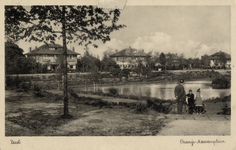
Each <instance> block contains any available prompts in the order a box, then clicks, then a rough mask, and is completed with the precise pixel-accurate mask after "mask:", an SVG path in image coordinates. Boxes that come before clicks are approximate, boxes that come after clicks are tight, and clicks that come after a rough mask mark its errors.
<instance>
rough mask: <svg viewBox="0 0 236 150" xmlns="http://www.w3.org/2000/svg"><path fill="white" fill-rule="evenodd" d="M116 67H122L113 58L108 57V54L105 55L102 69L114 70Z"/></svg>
mask: <svg viewBox="0 0 236 150" xmlns="http://www.w3.org/2000/svg"><path fill="white" fill-rule="evenodd" d="M114 68H118V69H119V68H120V67H119V65H117V64H116V62H115V61H114V60H113V59H112V58H110V57H108V56H107V55H104V57H103V59H102V61H101V71H111V69H112V70H114Z"/></svg>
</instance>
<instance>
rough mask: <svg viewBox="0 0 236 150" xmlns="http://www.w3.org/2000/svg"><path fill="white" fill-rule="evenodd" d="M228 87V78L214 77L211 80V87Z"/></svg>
mask: <svg viewBox="0 0 236 150" xmlns="http://www.w3.org/2000/svg"><path fill="white" fill-rule="evenodd" d="M229 87H230V80H229V79H227V78H225V77H216V78H215V79H213V80H212V88H214V89H226V88H229Z"/></svg>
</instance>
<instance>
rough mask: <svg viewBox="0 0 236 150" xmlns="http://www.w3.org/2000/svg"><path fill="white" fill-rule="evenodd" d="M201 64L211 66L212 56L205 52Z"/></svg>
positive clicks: (206, 66)
mask: <svg viewBox="0 0 236 150" xmlns="http://www.w3.org/2000/svg"><path fill="white" fill-rule="evenodd" d="M201 64H202V66H204V67H205V68H208V67H209V66H210V56H208V55H207V54H205V55H204V56H202V57H201Z"/></svg>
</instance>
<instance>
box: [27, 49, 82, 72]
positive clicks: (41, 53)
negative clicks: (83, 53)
mask: <svg viewBox="0 0 236 150" xmlns="http://www.w3.org/2000/svg"><path fill="white" fill-rule="evenodd" d="M61 54H63V46H61V45H59V44H44V45H42V46H40V47H38V48H37V47H35V49H34V50H31V47H30V52H28V53H26V54H25V55H26V56H27V57H29V58H34V59H35V60H36V62H38V63H40V64H47V70H50V71H54V70H55V69H56V68H57V66H58V64H59V62H60V60H59V59H60V58H59V56H60V55H61ZM77 55H80V54H79V53H76V52H75V50H74V48H73V50H72V51H71V50H69V49H67V63H68V68H70V69H72V70H75V69H76V64H77Z"/></svg>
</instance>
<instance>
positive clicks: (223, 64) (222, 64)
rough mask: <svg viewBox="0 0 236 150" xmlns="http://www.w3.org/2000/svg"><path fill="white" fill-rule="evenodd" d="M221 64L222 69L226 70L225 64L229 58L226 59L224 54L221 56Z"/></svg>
mask: <svg viewBox="0 0 236 150" xmlns="http://www.w3.org/2000/svg"><path fill="white" fill-rule="evenodd" d="M219 63H220V67H221V68H222V67H223V68H225V64H226V63H227V58H226V57H225V55H224V54H221V55H220V56H219Z"/></svg>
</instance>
